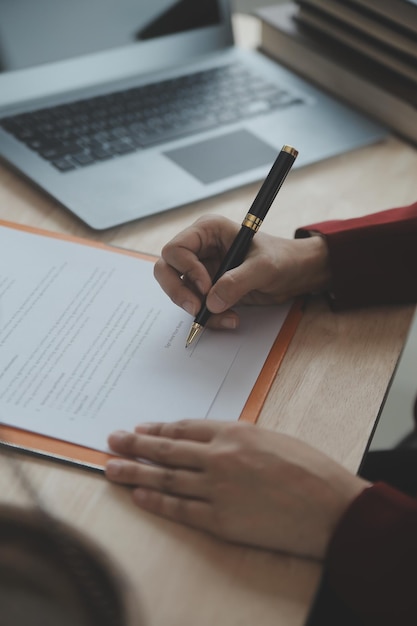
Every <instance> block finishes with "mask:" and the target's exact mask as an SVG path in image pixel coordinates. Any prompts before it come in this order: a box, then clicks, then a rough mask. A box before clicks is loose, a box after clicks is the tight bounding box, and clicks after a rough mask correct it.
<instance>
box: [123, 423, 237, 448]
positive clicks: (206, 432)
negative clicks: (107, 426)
mask: <svg viewBox="0 0 417 626" xmlns="http://www.w3.org/2000/svg"><path fill="white" fill-rule="evenodd" d="M228 423H229V422H225V423H223V422H217V421H213V420H204V419H203V420H180V421H177V422H152V423H149V424H139V425H138V426H136V428H135V432H136V433H138V434H142V435H151V436H154V437H166V438H168V439H184V440H187V441H199V442H200V443H208V442H210V441H211V440H212V439H213V437H214V436H215V435H216V434H217V433H218V432H220V430H222V429H223V428H224V427H225V425H227V424H228Z"/></svg>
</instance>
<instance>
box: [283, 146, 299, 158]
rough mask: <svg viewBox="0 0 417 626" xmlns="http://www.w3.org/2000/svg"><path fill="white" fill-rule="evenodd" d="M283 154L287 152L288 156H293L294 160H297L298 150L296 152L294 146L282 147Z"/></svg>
mask: <svg viewBox="0 0 417 626" xmlns="http://www.w3.org/2000/svg"><path fill="white" fill-rule="evenodd" d="M282 152H287V153H288V154H291V156H293V157H294V159H296V158H297V156H298V150H296V149H295V148H293V147H292V146H287V145H285V146H282Z"/></svg>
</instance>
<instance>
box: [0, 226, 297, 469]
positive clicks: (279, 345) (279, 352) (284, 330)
mask: <svg viewBox="0 0 417 626" xmlns="http://www.w3.org/2000/svg"><path fill="white" fill-rule="evenodd" d="M1 226H2V227H6V228H14V229H15V230H23V231H25V232H29V233H33V234H36V235H42V236H44V237H52V238H55V239H62V240H65V241H72V242H74V243H78V244H82V245H86V246H93V247H96V248H101V249H104V250H108V251H110V252H114V253H116V254H126V255H129V256H134V257H136V258H140V259H145V260H147V261H150V262H155V261H156V258H157V257H155V256H152V255H149V254H143V253H141V252H136V251H134V250H126V249H124V248H118V247H116V246H112V245H110V244H104V243H102V242H99V241H94V240H91V239H84V238H82V237H75V236H72V235H64V234H62V233H54V232H51V231H48V230H43V229H40V228H36V227H32V226H25V225H21V224H15V223H13V222H8V221H5V220H0V227H1ZM301 316H302V302H301V300H296V301H295V302H294V304H293V306H292V307H291V309H290V311H289V313H288V315H287V317H286V319H285V322H284V324H283V325H282V327H281V330H280V332H279V333H278V336H277V338H276V339H275V341H274V343H273V345H272V348H271V350H270V351H269V354H268V357H267V358H266V360H265V363H264V365H263V367H262V370H261V372H260V373H259V376H258V378H257V380H256V382H255V384H254V386H253V388H252V391H251V393H250V395H249V397H248V399H247V401H246V404H245V406H244V407H243V410H242V413H241V414H240V417H239V420H243V421H245V422H251V423H256V421H257V419H258V416H259V414H260V412H261V409H262V407H263V405H264V402H265V400H266V397H267V395H268V392H269V390H270V388H271V385H272V383H273V381H274V379H275V377H276V375H277V372H278V369H279V367H280V365H281V363H282V360H283V358H284V356H285V353H286V351H287V349H288V346H289V344H290V342H291V339H292V337H293V335H294V333H295V331H296V328H297V326H298V323H299V321H300V319H301ZM0 442H1V446H2V447H7V448H11V449H13V450H16V451H19V452H26V453H28V454H32V455H35V456H40V457H44V458H49V459H53V460H55V461H60V462H63V463H67V464H71V465H76V466H79V467H83V468H86V469H90V470H95V471H98V472H103V471H104V466H105V464H106V462H107V461H108V460H109V459H111V458H113V455H111V454H108V453H106V452H101V451H99V450H94V449H92V448H87V447H84V446H80V445H78V444H73V443H69V442H66V441H62V440H60V439H55V438H52V437H47V436H45V435H40V434H37V433H34V432H30V431H26V430H23V429H20V428H16V427H14V426H6V425H1V427H0Z"/></svg>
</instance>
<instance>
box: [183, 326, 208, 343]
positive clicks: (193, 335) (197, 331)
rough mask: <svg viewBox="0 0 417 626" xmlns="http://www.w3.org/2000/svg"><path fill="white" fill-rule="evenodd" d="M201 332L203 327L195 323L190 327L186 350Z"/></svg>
mask: <svg viewBox="0 0 417 626" xmlns="http://www.w3.org/2000/svg"><path fill="white" fill-rule="evenodd" d="M203 330H204V326H201V324H197V322H194V323H193V325H192V326H191V330H190V332H189V333H188V337H187V341H186V343H185V347H186V348H188V346H190V345H191V344H192V343H193V341H194V340H195V339H197V337H198V336H199V335H200V333H202V331H203Z"/></svg>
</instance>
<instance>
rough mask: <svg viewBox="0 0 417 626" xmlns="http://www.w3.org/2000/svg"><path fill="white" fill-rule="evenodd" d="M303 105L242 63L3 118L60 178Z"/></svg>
mask: <svg viewBox="0 0 417 626" xmlns="http://www.w3.org/2000/svg"><path fill="white" fill-rule="evenodd" d="M301 102H303V100H302V98H300V96H299V95H297V94H291V93H290V92H289V91H288V90H286V89H282V88H280V87H279V86H277V85H275V84H273V83H270V82H267V81H265V79H263V78H261V77H258V76H256V75H253V74H252V73H251V72H250V70H248V69H247V68H245V67H243V66H242V65H240V64H233V65H227V66H223V67H220V68H215V69H209V70H204V71H201V72H197V73H195V74H191V75H187V76H184V77H179V78H174V79H169V80H164V81H162V82H158V83H154V84H150V85H146V86H140V87H134V88H130V89H126V90H123V91H117V92H114V93H111V94H107V95H103V96H96V97H93V98H88V99H83V100H78V101H76V102H73V103H70V104H62V105H58V106H53V107H48V108H43V109H39V110H36V111H33V112H31V113H22V114H19V115H14V116H11V117H7V118H3V119H2V120H1V121H0V125H1V126H2V127H3V129H4V130H6V131H7V132H9V133H11V134H12V135H13V136H14V137H16V138H17V139H18V140H20V141H22V142H24V143H25V144H26V145H27V146H28V147H29V148H30V149H32V150H34V151H35V152H37V153H38V154H39V155H40V156H41V157H42V158H44V159H46V160H47V161H49V162H50V163H51V164H52V165H53V166H54V167H55V168H57V169H58V170H60V171H61V172H68V171H71V170H74V169H76V168H80V167H85V166H88V165H91V164H93V163H96V162H97V161H103V160H106V159H112V158H115V157H119V156H122V155H124V154H128V153H131V152H135V151H138V150H143V149H145V148H147V147H150V146H155V145H157V144H160V143H164V142H166V141H169V140H173V139H177V138H181V137H185V136H187V135H190V134H194V133H197V132H201V131H205V130H210V129H212V128H218V127H219V126H221V125H225V124H230V123H233V122H238V121H241V120H243V119H246V118H249V117H253V116H255V115H258V114H259V113H267V112H270V111H273V110H275V109H279V108H284V107H289V106H292V105H295V104H299V103H301Z"/></svg>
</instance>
